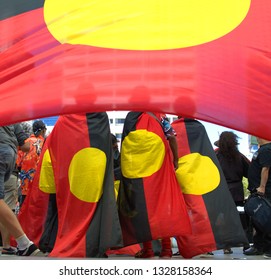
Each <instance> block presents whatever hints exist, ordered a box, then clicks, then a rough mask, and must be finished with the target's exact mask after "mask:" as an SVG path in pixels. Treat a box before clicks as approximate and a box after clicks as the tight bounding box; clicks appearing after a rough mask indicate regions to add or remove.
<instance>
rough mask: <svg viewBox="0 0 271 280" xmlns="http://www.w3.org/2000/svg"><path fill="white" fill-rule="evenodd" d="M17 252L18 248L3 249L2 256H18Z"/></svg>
mask: <svg viewBox="0 0 271 280" xmlns="http://www.w3.org/2000/svg"><path fill="white" fill-rule="evenodd" d="M16 252H17V250H16V248H12V247H9V248H3V249H2V255H16Z"/></svg>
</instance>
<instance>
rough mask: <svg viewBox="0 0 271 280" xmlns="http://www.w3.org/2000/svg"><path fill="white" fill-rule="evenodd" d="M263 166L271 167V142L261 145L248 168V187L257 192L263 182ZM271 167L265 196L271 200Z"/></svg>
mask: <svg viewBox="0 0 271 280" xmlns="http://www.w3.org/2000/svg"><path fill="white" fill-rule="evenodd" d="M263 167H271V143H268V144H265V145H262V146H260V148H259V149H258V151H257V152H255V153H254V155H253V157H252V161H251V164H250V166H249V170H248V189H249V190H250V191H251V192H255V191H256V188H258V187H259V186H260V183H261V172H262V168H263ZM270 173H271V168H270V170H269V176H268V180H267V183H266V186H265V196H266V197H267V198H268V199H269V201H271V174H270Z"/></svg>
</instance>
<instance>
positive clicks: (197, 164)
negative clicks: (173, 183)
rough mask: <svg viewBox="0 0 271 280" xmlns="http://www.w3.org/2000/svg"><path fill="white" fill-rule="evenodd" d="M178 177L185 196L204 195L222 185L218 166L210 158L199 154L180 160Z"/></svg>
mask: <svg viewBox="0 0 271 280" xmlns="http://www.w3.org/2000/svg"><path fill="white" fill-rule="evenodd" d="M176 176H177V179H178V182H179V184H180V186H181V188H182V191H183V193H185V194H195V195H202V194H205V193H208V192H210V191H212V190H214V189H215V188H217V187H218V185H219V183H220V173H219V170H218V168H217V166H216V165H215V164H214V162H213V161H212V160H211V159H210V158H209V157H207V156H202V155H201V154H199V153H192V154H188V155H185V156H183V157H181V158H179V168H178V169H177V170H176Z"/></svg>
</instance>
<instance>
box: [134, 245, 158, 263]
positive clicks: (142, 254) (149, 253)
mask: <svg viewBox="0 0 271 280" xmlns="http://www.w3.org/2000/svg"><path fill="white" fill-rule="evenodd" d="M135 257H136V258H142V259H148V258H153V257H154V252H153V250H152V242H151V241H146V242H143V249H142V250H140V251H139V252H137V253H136V254H135Z"/></svg>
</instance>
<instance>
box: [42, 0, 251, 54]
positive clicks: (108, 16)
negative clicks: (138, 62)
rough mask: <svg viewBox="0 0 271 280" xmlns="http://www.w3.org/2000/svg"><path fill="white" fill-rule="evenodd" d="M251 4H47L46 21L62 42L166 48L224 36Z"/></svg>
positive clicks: (153, 0) (104, 0)
mask: <svg viewBox="0 0 271 280" xmlns="http://www.w3.org/2000/svg"><path fill="white" fill-rule="evenodd" d="M250 5H251V0H242V1H237V0H219V1H218V0H200V1H199V0H148V1H146V0H136V1H134V0H130V1H127V0H100V1H97V0H76V1H74V0H57V1H56V0H46V1H45V5H44V19H45V22H46V24H47V27H48V30H49V31H50V32H51V34H52V35H53V36H54V37H55V39H56V40H58V41H59V42H60V43H69V44H82V45H91V46H97V47H105V48H114V49H125V50H166V49H176V48H185V47H189V46H195V45H199V44H203V43H206V42H210V41H212V40H215V39H217V38H220V37H222V36H224V35H226V34H227V33H229V32H231V31H232V30H233V29H235V28H236V27H237V26H238V25H239V24H240V23H241V22H242V21H243V20H244V18H245V17H246V15H247V13H248V11H249V8H250Z"/></svg>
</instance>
